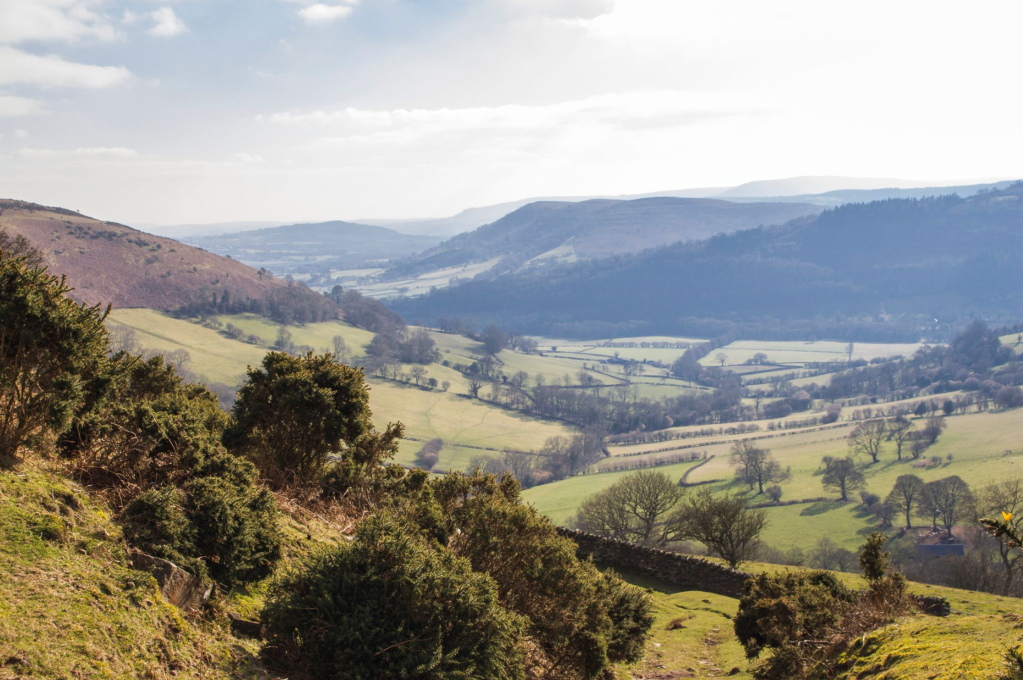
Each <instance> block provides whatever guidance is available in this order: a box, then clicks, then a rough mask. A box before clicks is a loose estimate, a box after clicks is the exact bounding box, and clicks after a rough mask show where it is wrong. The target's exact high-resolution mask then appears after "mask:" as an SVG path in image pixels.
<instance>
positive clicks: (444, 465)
mask: <svg viewBox="0 0 1023 680" xmlns="http://www.w3.org/2000/svg"><path fill="white" fill-rule="evenodd" d="M218 320H219V321H220V322H221V323H223V324H224V325H226V324H227V323H228V322H230V323H233V324H234V325H236V326H239V327H240V328H242V329H243V330H244V331H245V332H246V333H253V334H255V335H258V336H260V338H261V339H262V345H261V346H256V345H250V344H246V343H244V342H240V341H238V340H232V339H230V338H228V337H227V336H226V335H225V334H224V333H223V332H221V331H219V330H215V329H212V328H207V327H205V326H201V325H198V324H195V323H190V322H188V321H185V320H182V319H175V318H173V317H170V316H167V315H165V314H162V313H160V312H156V311H153V310H148V309H119V310H115V311H114V312H113V313H112V314H111V323H112V324H113V325H116V324H122V325H127V326H130V327H132V328H134V329H135V331H136V333H137V336H138V340H139V342H140V344H141V345H142V346H143V347H144V348H147V349H154V350H159V351H161V352H171V351H174V350H176V349H185V350H187V351H188V353H189V355H190V356H191V360H190V361H189V363H188V364H186V368H188V369H189V370H191V371H192V372H194V373H195V374H197V375H199V376H205V377H206V378H208V379H210V380H213V381H216V382H221V383H224V384H226V385H231V386H235V385H238V384H240V382H241V381H242V380H243V378H244V376H245V369H246V366H249V365H256V364H258V363H259V362H260V361H262V358H263V356H264V354H265V353H266V351H267V348H268V347H269V345H270V344H272V342H273V340H274V339H276V337H277V329H278V328H279V324H276V323H273V322H271V321H268V320H266V319H263V318H259V317H255V316H252V315H233V316H222V317H218ZM288 330H289V331H290V332H291V334H292V340H293V342H294V343H295V344H297V345H310V346H312V347H313V348H314V349H315V350H316V351H321V352H322V351H326V350H327V349H328V348H329V347H330V345H331V340H332V338H333V337H334V336H335V335H341V336H343V337H344V338H345V340H346V342H347V344H348V346H349V348H350V349H351V350H352V351H353V353H354V355H355V357H356V358H358V357H361V356H362V354H363V352H364V350H365V347H366V345H368V344H369V341H370V340H371V339H372V334H371V333H369V332H367V331H364V330H361V329H358V328H354V327H352V326H349V325H347V324H343V323H340V322H324V323H316V324H308V325H305V326H291V327H289V328H288ZM438 335H442V334H438ZM452 337H454V336H452ZM462 339H463V340H465V339H464V338H462ZM466 342H471V341H466ZM460 349H466V348H465V347H464V346H463V347H460ZM507 353H509V352H507V351H506V352H502V355H504V354H507ZM428 372H429V376H432V377H436V378H437V379H438V380H448V381H450V382H451V383H452V386H451V388H450V390H449V391H447V392H444V391H441V390H439V389H438V390H429V389H425V388H418V387H416V386H414V385H409V384H405V383H399V382H394V381H390V380H384V379H381V378H378V377H375V376H371V377H369V382H370V389H371V397H370V404H371V406H372V408H373V416H374V418H373V419H374V422H375V423H376V425H377V426H378V427H382V426H384V425H386V423H388V422H391V421H396V420H400V421H401V422H402V423H404V424H405V427H406V436H408V437H414V438H416V439H421V440H427V439H433V438H435V437H439V438H440V439H443V440H444V442H445V443H446V444H448V445H450V446H446V447H445V449H444V451H442V452H441V455H440V461H439V463H438V466H437V467H438V469H445V470H446V469H449V468H459V467H461V466H462V465H464V464H466V463H467V462H468V460H469V459H470V458H472V457H473V456H474V455H497V453H496V451H499V450H505V449H513V450H523V451H528V450H532V449H539V448H540V447H542V446H543V443H544V441H545V440H546V439H547V438H548V437H553V436H569V435H571V434H573V430H572V429H570V428H568V427H566V426H565V425H564V424H562V423H557V422H552V421H545V420H540V419H537V418H531V417H528V416H525V415H522V414H519V413H516V412H513V411H510V410H507V409H503V408H498V407H494V406H491V405H488V404H485V403H483V402H480V401H476V400H471V399H468V398H467V397H465V396H464V393H465V392H466V391H467V389H466V388H465V379H464V377H463V376H462V375H461V374H460V373H458V372H457V371H454V370H453V369H450V368H445V367H443V366H441V365H439V364H433V365H431V366H429V367H428ZM409 444H411V445H412V446H411V447H410V446H403V447H402V452H401V455H400V456H399V460H400V462H411V461H412V458H413V457H414V454H415V452H416V451H418V450H419V448H420V446H421V445H418V446H417V445H415V444H414V443H412V442H409ZM458 446H475V447H482V448H485V449H494V450H495V451H489V452H488V451H484V450H473V453H472V454H469V453H468V451H469V450H463V449H459V448H458Z"/></svg>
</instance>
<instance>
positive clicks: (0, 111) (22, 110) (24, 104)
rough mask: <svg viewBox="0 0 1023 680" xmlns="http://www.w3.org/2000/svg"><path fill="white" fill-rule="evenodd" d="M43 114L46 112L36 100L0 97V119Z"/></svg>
mask: <svg viewBox="0 0 1023 680" xmlns="http://www.w3.org/2000/svg"><path fill="white" fill-rule="evenodd" d="M43 113H48V111H47V110H46V108H45V107H44V106H43V103H42V102H41V101H39V100H38V99H29V98H28V97H7V96H0V118H14V117H16V116H36V115H39V114H43Z"/></svg>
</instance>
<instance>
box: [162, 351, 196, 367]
mask: <svg viewBox="0 0 1023 680" xmlns="http://www.w3.org/2000/svg"><path fill="white" fill-rule="evenodd" d="M164 359H166V361H167V363H169V364H172V365H173V366H174V368H176V369H177V370H178V372H181V370H182V369H183V368H184V367H185V364H187V363H188V362H189V361H191V360H192V355H191V354H189V353H188V350H187V349H176V350H174V351H173V352H171V353H170V354H165V355H164Z"/></svg>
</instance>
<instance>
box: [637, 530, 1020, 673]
mask: <svg viewBox="0 0 1023 680" xmlns="http://www.w3.org/2000/svg"><path fill="white" fill-rule="evenodd" d="M861 543H862V541H861ZM743 569H744V570H745V571H748V572H751V573H758V572H765V571H766V572H768V573H779V572H783V571H791V570H792V568H791V567H782V566H778V565H773V564H762V563H749V564H746V565H744V566H743ZM622 576H623V577H624V578H625V579H626V580H627V581H629V582H630V583H632V584H633V585H636V586H640V587H642V588H646V589H647V592H648V593H649V595H650V597H651V600H652V601H653V614H654V625H653V627H652V629H651V635H650V639H649V640H648V642H647V646H646V656H645V657H644V658H643V660H642V661H640V662H639V663H638V664H635V665H634V666H625V667H621V668H620V670H619V678H620V680H627V679H629V678H646V679H649V680H654V679H657V680H661V679H669V678H670V679H674V678H715V677H723V676H729V677H735V678H750V677H752V674H751V672H750V664H749V662H748V661H747V660H746V658H745V655H744V654H743V650H742V647H741V646H740V645H739V642H738V640H736V638H735V634H734V629H733V627H732V618H733V617H734V616H735V613H736V611H737V610H738V606H739V602H738V600H736V599H734V598H730V597H723V596H721V595H715V594H712V593H706V592H702V591H699V590H684V589H681V588H678V587H677V586H672V585H670V584H666V583H664V582H662V581H658V580H655V579H650V578H647V577H644V576H642V575H638V574H633V573H629V572H625V573H623V574H622ZM837 576H838V578H839V580H841V581H842V582H844V583H845V584H846V585H848V586H849V587H852V588H863V587H864V585H865V583H864V581H863V579H862V578H861V577H860V576H857V575H853V574H841V573H840V574H837ZM910 591H911V592H914V593H917V594H919V595H931V596H940V597H944V598H946V599H947V600H948V601H949V603H950V604H951V605H952V615H951V616H949V617H946V618H939V617H932V616H924V615H913V616H907V617H904V618H902V619H900V620H898V621H897V622H895V623H894V624H892V625H889V626H885V627H884V628H881V629H880V630H877V631H874V632H872V633H869V634H868V635H866V636H864V638H863V640H862V641H860V642H859V644H856V643H854V644H853V645H852V647H851V652H850V653H848V654H847V655H846V656H845V657H844V659H843V660H845V661H847V667H845V668H844V669H843V670H842V671H841V672H840V674H839V675H838V676H836V677H838V678H843V679H848V680H851V679H853V678H856V679H860V678H875V677H876V678H886V679H890V680H896V679H902V678H907V679H914V680H915V679H920V680H923V679H924V678H926V679H927V680H989V679H990V678H992V677H995V671H996V670H997V669H999V668H1000V667H1001V660H1002V655H1003V654H1004V652H1005V647H1006V646H1009V645H1013V646H1014V645H1018V644H1020V643H1021V642H1023V627H1021V626H1020V625H1019V623H1018V619H1017V618H1014V617H1016V616H1017V615H1018V611H1019V600H1018V599H1015V598H1007V597H999V596H997V595H988V594H986V593H976V592H972V591H967V590H957V589H955V588H945V587H941V586H932V585H927V584H921V583H910ZM676 619H681V624H682V627H681V628H676V629H674V630H668V624H669V623H670V622H672V621H675V620H676ZM882 668H883V669H884V671H885V673H884V674H882V675H879V674H878V673H877V672H872V671H879V670H880V669H882Z"/></svg>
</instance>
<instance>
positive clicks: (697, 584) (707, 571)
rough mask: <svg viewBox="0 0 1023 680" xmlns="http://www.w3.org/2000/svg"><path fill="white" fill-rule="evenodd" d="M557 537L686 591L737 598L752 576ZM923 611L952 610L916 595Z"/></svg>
mask: <svg viewBox="0 0 1023 680" xmlns="http://www.w3.org/2000/svg"><path fill="white" fill-rule="evenodd" d="M558 533H559V534H560V535H562V536H564V537H566V538H570V539H572V540H573V541H575V544H576V545H577V546H578V547H579V550H578V554H579V556H580V557H593V561H594V562H596V563H597V564H601V565H603V566H606V567H612V568H615V569H619V570H622V571H626V572H632V573H638V574H643V575H644V576H649V577H651V578H655V579H658V580H659V581H664V582H665V583H670V584H672V585H675V586H680V587H683V588H692V589H693V590H702V591H705V592H708V593H715V594H717V595H724V596H726V597H734V598H738V597H740V596H741V595H742V587H743V584H744V583H745V582H746V579H747V578H749V577H750V576H752V574H750V573H748V572H745V571H740V570H738V569H732V568H731V567H726V566H724V565H721V564H717V563H716V562H711V561H710V560H705V559H703V558H701V557H693V556H692V555H682V554H679V553H674V552H669V551H667V550H658V549H657V548H647V547H644V546H641V545H636V544H635V543H629V542H628V541H620V540H618V539H615V538H605V537H603V536H597V535H596V534H590V533H587V532H585V531H579V530H577V529H569V528H566V527H558ZM913 599H915V600H916V602H917V605H919V607H920V610H921V611H923V612H924V613H925V614H930V615H932V616H948V615H949V614H950V613H951V607H950V605H949V603H948V600H946V599H945V598H943V597H924V596H922V595H914V596H913Z"/></svg>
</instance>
